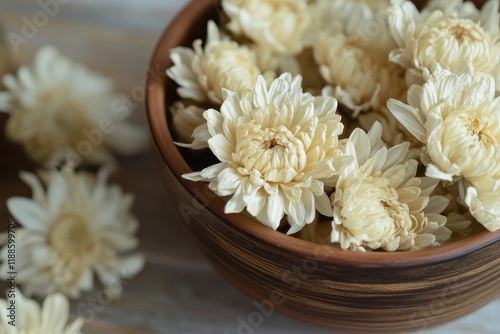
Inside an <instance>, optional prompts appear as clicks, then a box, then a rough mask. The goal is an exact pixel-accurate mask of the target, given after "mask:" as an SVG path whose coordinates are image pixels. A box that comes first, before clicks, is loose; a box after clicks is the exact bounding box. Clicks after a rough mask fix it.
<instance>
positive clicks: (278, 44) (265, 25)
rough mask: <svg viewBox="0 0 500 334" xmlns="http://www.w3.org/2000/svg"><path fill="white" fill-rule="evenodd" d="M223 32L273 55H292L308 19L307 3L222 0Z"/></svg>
mask: <svg viewBox="0 0 500 334" xmlns="http://www.w3.org/2000/svg"><path fill="white" fill-rule="evenodd" d="M222 6H223V8H224V12H225V13H226V14H227V16H228V17H229V19H230V22H229V23H228V24H227V28H228V29H229V30H231V31H232V32H233V33H234V34H236V35H244V36H246V37H248V38H250V39H251V40H252V41H253V42H255V43H256V44H262V45H263V46H265V47H267V48H269V49H271V50H273V51H274V52H275V53H277V54H284V55H296V54H298V53H300V52H301V51H302V49H303V47H304V42H305V40H304V37H305V33H306V30H307V29H308V27H309V24H310V22H311V20H312V18H311V17H310V15H309V11H308V5H307V0H281V1H277V0H223V1H222Z"/></svg>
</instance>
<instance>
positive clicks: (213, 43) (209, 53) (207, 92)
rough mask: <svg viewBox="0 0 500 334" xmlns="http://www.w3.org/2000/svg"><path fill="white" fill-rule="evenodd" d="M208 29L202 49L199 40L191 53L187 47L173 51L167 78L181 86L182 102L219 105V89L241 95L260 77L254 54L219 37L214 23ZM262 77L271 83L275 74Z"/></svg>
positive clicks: (209, 23) (220, 94) (227, 39)
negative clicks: (270, 80) (184, 99)
mask: <svg viewBox="0 0 500 334" xmlns="http://www.w3.org/2000/svg"><path fill="white" fill-rule="evenodd" d="M207 29H208V35H207V40H206V42H205V47H202V41H201V40H196V41H195V42H194V43H193V48H194V51H193V50H192V49H190V48H186V47H177V48H174V49H172V51H171V54H170V57H171V59H172V61H173V63H174V66H172V67H171V68H169V69H168V70H167V74H168V76H169V77H170V78H172V79H173V80H174V81H175V82H177V84H178V85H179V86H180V87H179V89H178V90H177V92H178V93H179V96H181V97H182V98H186V99H192V100H195V101H197V102H202V103H203V102H207V101H210V102H212V103H215V104H217V105H220V104H221V103H222V101H223V97H222V88H226V89H230V90H233V91H235V92H238V93H242V92H243V91H244V90H245V89H251V88H252V87H253V86H254V84H255V79H256V78H257V75H260V74H262V73H261V70H260V69H259V67H258V66H257V58H256V55H255V52H254V51H252V50H251V49H250V48H248V47H247V46H244V45H239V44H238V43H236V42H235V41H232V40H230V39H229V38H227V37H223V36H221V34H220V32H219V29H218V28H217V26H216V25H215V23H214V22H213V21H209V22H208V27H207ZM265 75H266V76H267V77H269V79H272V77H273V75H274V74H273V73H266V74H265Z"/></svg>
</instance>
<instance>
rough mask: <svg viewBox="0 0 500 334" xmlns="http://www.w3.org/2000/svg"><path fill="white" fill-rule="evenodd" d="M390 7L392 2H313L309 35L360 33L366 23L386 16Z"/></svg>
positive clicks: (364, 0) (377, 0) (354, 0)
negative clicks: (322, 32) (324, 32)
mask: <svg viewBox="0 0 500 334" xmlns="http://www.w3.org/2000/svg"><path fill="white" fill-rule="evenodd" d="M393 1H394V0H393ZM390 5H391V0H351V1H345V0H316V1H313V2H312V3H311V4H310V5H309V8H310V11H311V16H312V17H313V19H312V22H311V24H310V27H309V34H310V35H313V34H317V33H318V32H320V31H329V32H334V31H335V32H344V33H346V34H352V33H354V32H356V31H359V30H360V28H361V27H360V25H362V24H363V23H364V22H367V21H373V19H374V18H375V17H376V16H379V15H382V14H385V11H386V10H387V8H389V6H390ZM372 23H373V22H372ZM372 28H373V27H372ZM376 28H377V29H379V28H380V27H376ZM310 37H312V38H314V36H310ZM371 37H373V36H371Z"/></svg>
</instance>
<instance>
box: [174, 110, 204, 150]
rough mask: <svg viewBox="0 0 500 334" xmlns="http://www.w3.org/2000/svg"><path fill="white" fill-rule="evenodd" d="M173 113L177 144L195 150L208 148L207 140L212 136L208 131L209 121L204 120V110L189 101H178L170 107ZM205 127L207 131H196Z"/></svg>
mask: <svg viewBox="0 0 500 334" xmlns="http://www.w3.org/2000/svg"><path fill="white" fill-rule="evenodd" d="M170 112H171V113H172V123H173V125H174V126H173V132H174V133H175V134H176V136H177V138H176V140H177V142H176V144H177V145H179V146H182V147H189V148H192V149H194V150H197V149H203V148H207V147H208V143H207V140H208V139H210V134H209V133H208V129H207V126H206V124H207V121H206V120H205V118H203V113H204V112H205V109H204V108H200V107H198V106H196V105H194V104H191V103H190V102H189V101H177V102H175V103H174V104H173V105H172V107H170ZM199 126H201V127H203V129H204V130H205V131H200V130H198V131H196V136H195V137H193V135H194V133H195V129H196V128H197V127H199Z"/></svg>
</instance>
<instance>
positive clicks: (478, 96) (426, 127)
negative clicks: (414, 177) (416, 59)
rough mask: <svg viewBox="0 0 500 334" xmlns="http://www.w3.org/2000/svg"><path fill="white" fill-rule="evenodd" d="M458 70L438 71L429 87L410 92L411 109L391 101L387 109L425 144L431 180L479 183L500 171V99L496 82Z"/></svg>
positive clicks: (408, 106)
mask: <svg viewBox="0 0 500 334" xmlns="http://www.w3.org/2000/svg"><path fill="white" fill-rule="evenodd" d="M459 71H460V72H461V73H460V74H453V73H451V72H449V71H447V70H442V69H440V68H439V67H437V68H436V69H435V73H434V76H432V77H431V78H429V80H428V81H427V83H426V84H424V85H423V86H418V85H414V86H412V87H411V88H410V90H409V91H408V102H409V105H406V104H404V103H402V102H400V101H396V100H390V101H389V102H388V107H389V110H390V111H391V112H392V114H393V115H394V116H395V117H396V118H397V119H398V120H399V121H400V122H401V124H403V125H404V126H405V128H406V129H408V131H409V132H410V133H411V134H412V135H413V136H415V138H417V139H418V140H420V141H421V142H422V143H423V144H424V148H423V151H422V152H423V155H422V161H423V162H424V164H425V165H427V170H426V175H427V176H430V177H433V178H436V179H440V180H447V181H455V180H457V179H460V178H465V179H467V180H468V181H471V182H475V181H479V180H481V179H485V178H490V177H493V176H494V175H497V174H499V172H500V98H496V99H495V84H494V81H493V78H491V77H483V76H480V77H477V76H474V75H473V74H472V72H471V69H470V68H468V69H467V68H466V67H462V68H461V69H460V70H459Z"/></svg>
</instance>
